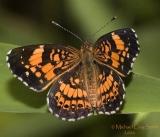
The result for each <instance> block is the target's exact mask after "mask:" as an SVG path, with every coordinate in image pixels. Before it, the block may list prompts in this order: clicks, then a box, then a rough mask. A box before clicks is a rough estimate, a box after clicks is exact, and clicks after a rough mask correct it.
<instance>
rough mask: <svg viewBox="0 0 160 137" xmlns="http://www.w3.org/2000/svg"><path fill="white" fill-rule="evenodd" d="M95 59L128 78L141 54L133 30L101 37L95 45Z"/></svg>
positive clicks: (121, 30)
mask: <svg viewBox="0 0 160 137" xmlns="http://www.w3.org/2000/svg"><path fill="white" fill-rule="evenodd" d="M94 54H95V55H94V56H95V59H96V60H97V61H99V62H101V63H103V64H104V65H106V66H107V67H110V68H111V69H113V70H115V71H116V72H117V73H118V74H119V75H120V76H122V77H126V76H127V75H128V74H129V73H130V72H131V69H132V67H133V63H134V61H135V59H136V57H137V56H138V54H139V43H138V38H137V35H136V33H135V31H134V30H133V29H131V28H125V29H119V30H116V31H113V32H110V33H108V34H106V35H104V36H102V37H100V38H99V39H98V40H97V42H96V43H95V51H94Z"/></svg>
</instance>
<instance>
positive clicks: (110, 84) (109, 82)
mask: <svg viewBox="0 0 160 137" xmlns="http://www.w3.org/2000/svg"><path fill="white" fill-rule="evenodd" d="M107 83H108V84H109V87H111V86H112V82H111V80H110V79H109V77H108V78H107Z"/></svg>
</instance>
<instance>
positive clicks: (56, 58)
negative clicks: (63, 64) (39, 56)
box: [53, 54, 60, 62]
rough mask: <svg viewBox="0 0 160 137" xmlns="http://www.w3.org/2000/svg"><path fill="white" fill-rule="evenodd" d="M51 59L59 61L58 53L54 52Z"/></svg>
mask: <svg viewBox="0 0 160 137" xmlns="http://www.w3.org/2000/svg"><path fill="white" fill-rule="evenodd" d="M53 60H54V61H56V62H58V61H60V57H59V54H55V55H54V57H53Z"/></svg>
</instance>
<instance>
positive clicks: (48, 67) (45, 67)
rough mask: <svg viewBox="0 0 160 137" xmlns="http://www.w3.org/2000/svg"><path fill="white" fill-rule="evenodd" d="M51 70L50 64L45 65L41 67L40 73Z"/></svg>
mask: <svg viewBox="0 0 160 137" xmlns="http://www.w3.org/2000/svg"><path fill="white" fill-rule="evenodd" d="M52 68H53V65H52V64H51V63H47V64H46V65H44V66H42V72H43V73H47V72H48V71H50V70H51V69H52Z"/></svg>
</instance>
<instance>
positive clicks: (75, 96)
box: [73, 89, 78, 98]
mask: <svg viewBox="0 0 160 137" xmlns="http://www.w3.org/2000/svg"><path fill="white" fill-rule="evenodd" d="M77 96H78V92H77V89H76V90H75V91H74V93H73V97H74V98H77Z"/></svg>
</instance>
